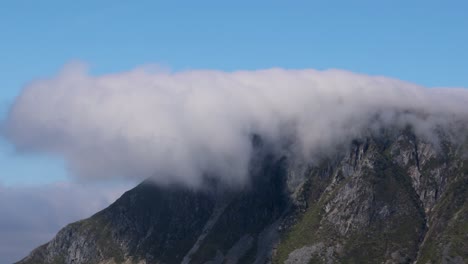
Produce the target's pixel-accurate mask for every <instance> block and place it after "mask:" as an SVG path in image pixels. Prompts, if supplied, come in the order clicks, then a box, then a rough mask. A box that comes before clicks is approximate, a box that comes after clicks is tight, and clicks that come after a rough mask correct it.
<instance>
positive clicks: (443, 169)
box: [19, 131, 468, 264]
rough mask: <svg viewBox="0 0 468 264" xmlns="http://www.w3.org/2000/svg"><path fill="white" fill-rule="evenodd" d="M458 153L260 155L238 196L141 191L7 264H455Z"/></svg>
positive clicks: (461, 220) (383, 143)
mask: <svg viewBox="0 0 468 264" xmlns="http://www.w3.org/2000/svg"><path fill="white" fill-rule="evenodd" d="M463 147H464V146H462V145H459V144H453V143H449V142H448V141H445V140H444V137H443V136H441V137H440V143H439V144H431V143H429V142H426V141H424V140H421V139H419V138H418V137H416V136H415V135H414V134H413V133H411V132H410V131H400V132H398V133H395V132H392V133H383V134H382V135H379V136H369V137H364V138H361V139H357V140H354V141H353V142H352V144H351V146H350V147H349V148H346V151H339V152H337V153H336V155H335V156H333V157H328V158H324V159H323V160H322V161H321V162H320V163H308V162H301V161H298V160H296V159H294V158H293V157H292V156H288V155H281V156H278V155H271V154H269V153H270V152H269V151H268V150H267V148H265V147H260V149H262V150H259V151H258V153H257V154H256V155H255V160H254V161H253V162H252V168H251V172H250V173H251V179H252V182H251V184H250V185H248V186H245V187H244V188H241V189H236V190H229V189H223V188H222V187H219V188H214V189H216V191H210V192H208V191H194V190H188V189H185V188H182V187H177V186H174V187H168V188H162V187H157V186H154V185H152V184H151V183H142V184H140V185H139V186H137V187H136V188H134V189H133V190H130V191H128V192H127V193H125V194H124V195H123V196H122V197H121V198H119V199H118V200H117V201H116V202H115V203H114V204H112V205H111V206H109V207H108V208H107V209H105V210H103V211H101V212H99V213H97V214H96V215H94V216H92V217H91V218H89V219H86V220H83V221H80V222H76V223H73V224H70V225H68V226H67V227H65V228H64V229H62V230H61V231H60V232H59V233H58V234H57V236H56V237H55V238H54V239H53V240H52V241H51V242H49V243H47V244H45V245H43V246H41V247H39V248H38V249H36V250H34V251H33V252H32V253H31V254H30V255H29V256H28V257H26V258H25V259H24V260H22V261H20V262H19V263H22V264H27V263H220V264H221V263H424V264H426V263H432V264H435V263H466V262H468V203H467V200H468V158H467V157H466V156H463V154H464V153H466V150H463Z"/></svg>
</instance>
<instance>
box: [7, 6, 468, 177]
mask: <svg viewBox="0 0 468 264" xmlns="http://www.w3.org/2000/svg"><path fill="white" fill-rule="evenodd" d="M1 5H2V7H1V8H0V32H1V35H2V37H1V39H2V41H1V42H0V54H1V58H2V59H1V60H0V71H1V72H2V73H3V74H2V88H1V90H0V102H1V113H2V115H4V113H5V112H6V111H7V109H8V105H9V104H10V103H11V102H12V101H13V99H14V97H15V96H16V95H17V94H18V93H19V91H20V90H21V88H22V87H23V86H24V85H25V84H26V83H28V82H29V81H31V80H34V79H36V78H44V77H47V76H51V75H53V74H54V73H56V72H57V71H58V70H59V69H60V68H61V67H62V66H63V65H64V64H66V63H67V62H70V61H73V60H79V61H83V62H85V63H87V64H88V65H89V66H90V70H91V72H92V73H93V74H103V73H109V72H117V71H124V70H128V69H131V68H133V67H136V66H140V65H144V64H157V65H161V66H163V67H166V68H170V69H172V70H184V69H200V68H203V69H206V68H208V69H219V70H227V71H232V70H238V69H260V68H271V67H282V68H315V69H327V68H341V69H347V70H351V71H356V72H362V73H368V74H379V75H386V76H390V77H395V78H398V79H403V80H407V81H411V82H415V83H418V84H422V85H425V86H460V87H467V86H468V74H466V73H467V72H468V64H467V61H468V52H467V51H466V43H467V41H468V16H466V13H465V12H466V10H467V9H468V4H467V3H466V1H295V2H294V3H290V2H286V1H256V2H255V3H253V2H252V1H229V2H228V1H190V2H189V1H185V2H182V1H180V2H179V1H171V2H169V1H167V2H162V1H137V2H132V3H130V2H129V1H25V0H18V1H2V3H1ZM0 165H1V166H2V173H1V174H0V180H1V182H3V183H4V184H7V185H15V184H36V183H46V182H53V181H57V180H61V179H65V178H66V170H65V169H64V168H63V162H62V161H60V160H59V159H56V158H53V157H45V156H43V155H42V156H39V155H28V156H21V155H17V154H15V153H14V151H13V149H12V148H11V146H9V145H8V143H7V142H5V141H1V143H0ZM38 174H39V175H38Z"/></svg>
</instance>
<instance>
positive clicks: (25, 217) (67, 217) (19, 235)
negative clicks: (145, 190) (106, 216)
mask: <svg viewBox="0 0 468 264" xmlns="http://www.w3.org/2000/svg"><path fill="white" fill-rule="evenodd" d="M128 187H129V186H122V185H116V184H111V185H106V186H101V185H95V184H76V183H75V184H72V183H59V184H51V185H46V186H29V187H25V186H23V187H5V186H2V185H0V263H13V262H15V261H18V260H19V259H20V258H23V257H25V256H26V255H27V254H28V253H29V252H30V251H31V250H32V249H34V248H35V247H37V246H39V245H41V244H44V243H46V242H47V241H49V240H50V239H52V237H53V236H54V235H55V233H56V232H57V231H58V230H59V229H60V228H62V227H64V226H65V225H66V224H68V223H70V222H73V221H77V220H80V219H82V218H85V217H88V216H91V215H92V214H94V213H96V212H97V211H98V210H101V209H103V208H104V207H105V206H107V205H109V204H110V203H111V202H113V201H115V199H116V198H117V197H118V196H120V195H121V194H122V193H123V192H124V190H126V189H128Z"/></svg>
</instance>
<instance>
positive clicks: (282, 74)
mask: <svg viewBox="0 0 468 264" xmlns="http://www.w3.org/2000/svg"><path fill="white" fill-rule="evenodd" d="M467 105H468V90H464V89H454V88H437V89H436V88H425V87H421V86H418V85H415V84H411V83H407V82H403V81H399V80H395V79H390V78H386V77H381V76H367V75H363V74H356V73H351V72H347V71H341V70H326V71H317V70H309V69H306V70H284V69H268V70H259V71H236V72H222V71H208V70H203V71H202V70H194V71H184V72H176V73H170V72H162V71H160V72H158V71H152V72H151V71H147V70H145V69H143V68H142V69H135V70H132V71H129V72H123V73H117V74H109V75H102V76H92V75H90V74H88V73H87V72H86V69H85V68H84V67H82V66H80V65H78V66H77V65H68V66H66V67H65V68H64V69H63V70H62V71H61V72H60V73H59V74H58V75H57V76H55V77H53V78H50V79H43V80H36V81H33V82H31V83H30V84H29V85H27V86H26V87H24V89H23V91H22V93H21V95H20V96H19V97H18V98H17V99H16V101H15V103H14V105H13V106H12V108H11V111H10V112H9V114H8V118H7V120H6V122H5V124H4V133H5V135H6V136H7V138H8V139H9V140H10V141H11V142H13V143H14V145H15V146H16V147H17V149H18V150H19V151H25V152H46V153H53V154H58V155H61V156H63V157H64V158H65V159H66V161H67V162H68V165H69V168H70V171H71V172H72V174H73V175H75V176H77V177H85V178H105V177H141V178H146V177H150V176H153V177H154V179H155V180H156V181H157V182H158V183H160V184H167V183H183V184H187V185H190V186H198V185H200V184H201V183H202V182H203V175H205V174H207V173H208V174H210V175H215V176H216V177H219V178H220V180H222V181H223V182H225V183H227V184H242V183H244V182H245V181H246V177H247V176H246V175H247V173H246V171H247V167H248V162H249V160H250V155H251V151H252V149H251V148H252V147H251V141H250V138H251V136H252V135H253V134H259V135H261V136H262V137H263V138H265V139H266V140H269V141H271V142H278V141H280V140H281V139H283V138H284V137H289V138H292V139H294V142H295V143H296V149H297V152H298V153H299V154H300V155H302V156H304V157H307V158H312V159H313V158H314V157H317V156H318V155H322V154H324V153H327V151H329V150H330V149H333V148H334V147H336V146H338V145H340V144H345V143H346V142H348V141H350V140H351V139H353V138H355V137H358V136H360V135H363V134H365V133H368V132H369V131H377V130H378V129H379V128H382V127H386V126H401V127H404V126H406V125H411V126H413V127H414V129H415V131H416V133H418V134H420V135H422V136H425V137H431V134H432V133H434V129H435V128H436V127H437V126H439V125H441V126H448V125H456V124H457V123H458V124H463V122H464V121H466V118H467V117H468V107H467Z"/></svg>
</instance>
